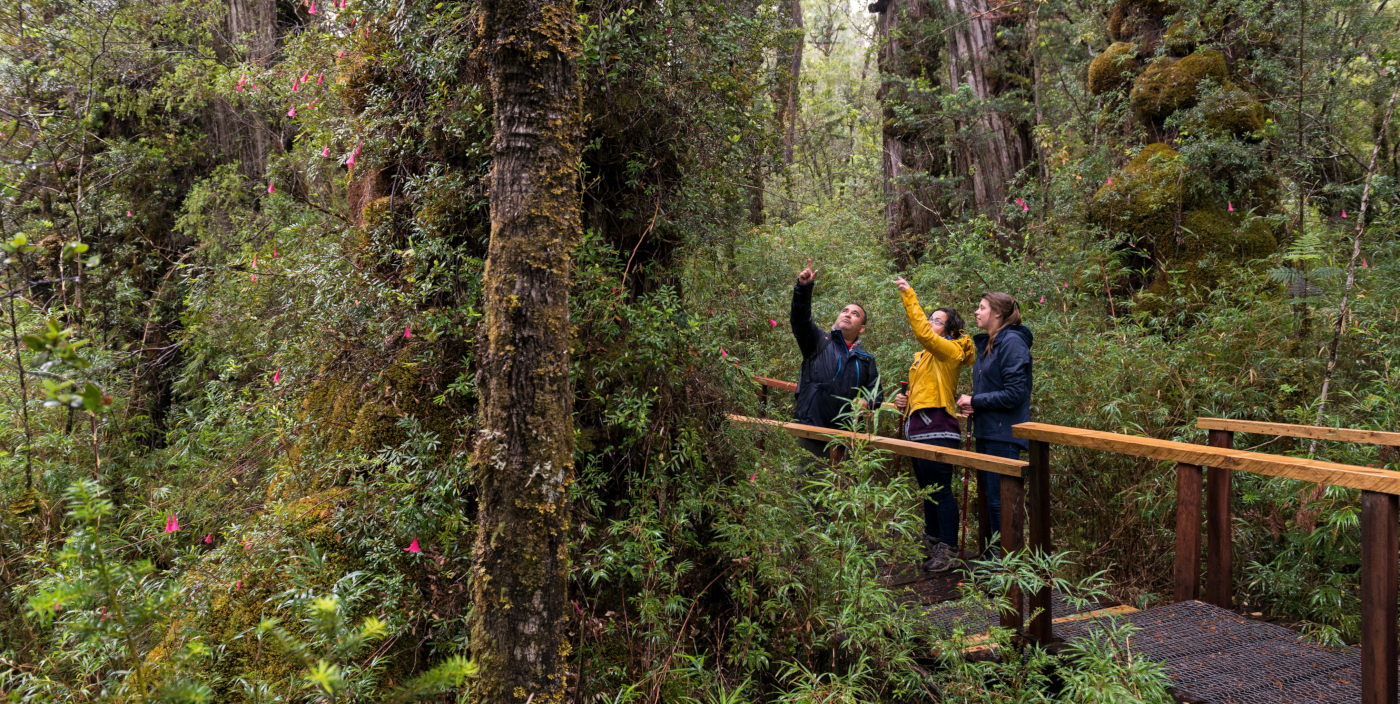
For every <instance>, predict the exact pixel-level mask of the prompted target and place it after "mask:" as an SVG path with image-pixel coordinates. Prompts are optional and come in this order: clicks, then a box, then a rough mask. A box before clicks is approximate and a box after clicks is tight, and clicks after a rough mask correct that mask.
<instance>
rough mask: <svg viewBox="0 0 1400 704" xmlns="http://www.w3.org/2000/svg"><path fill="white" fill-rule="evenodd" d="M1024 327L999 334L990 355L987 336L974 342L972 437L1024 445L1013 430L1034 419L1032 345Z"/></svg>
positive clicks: (1011, 328) (1009, 327)
mask: <svg viewBox="0 0 1400 704" xmlns="http://www.w3.org/2000/svg"><path fill="white" fill-rule="evenodd" d="M1034 339H1035V336H1034V335H1031V331H1030V329H1029V328H1027V327H1025V326H1024V325H1009V326H1007V327H1005V328H1002V329H1001V331H999V332H998V333H997V341H996V343H995V344H993V345H992V353H991V354H987V333H985V332H984V333H981V334H980V335H977V336H976V337H973V338H972V344H973V345H975V346H976V347H977V361H975V362H973V363H972V410H973V416H972V437H975V438H979V439H982V440H999V441H1002V442H1010V443H1015V444H1017V445H1020V446H1021V448H1022V449H1025V448H1026V447H1027V446H1028V445H1029V443H1027V442H1026V441H1025V440H1022V439H1020V438H1016V437H1012V435H1011V426H1013V425H1016V424H1017V423H1025V422H1028V421H1030V419H1031V343H1032V341H1033V340H1034Z"/></svg>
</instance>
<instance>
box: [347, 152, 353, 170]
mask: <svg viewBox="0 0 1400 704" xmlns="http://www.w3.org/2000/svg"><path fill="white" fill-rule="evenodd" d="M345 165H346V166H349V167H352V168H353V167H354V166H355V152H350V158H349V159H348V160H347V161H346V162H345Z"/></svg>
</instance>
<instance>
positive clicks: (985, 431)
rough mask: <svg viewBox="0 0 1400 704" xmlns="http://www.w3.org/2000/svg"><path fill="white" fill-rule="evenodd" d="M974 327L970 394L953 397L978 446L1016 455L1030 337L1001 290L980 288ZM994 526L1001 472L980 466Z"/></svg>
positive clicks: (1027, 404) (1027, 406)
mask: <svg viewBox="0 0 1400 704" xmlns="http://www.w3.org/2000/svg"><path fill="white" fill-rule="evenodd" d="M977 327H979V328H982V329H983V330H986V332H984V333H981V334H979V335H977V336H975V337H973V338H972V344H973V345H975V346H976V347H977V361H976V362H974V363H973V365H972V395H970V396H969V395H967V394H963V396H962V397H961V398H959V399H958V409H959V410H961V411H962V412H963V413H964V414H966V415H968V416H972V424H973V425H972V437H974V438H977V451H978V452H980V453H982V454H984V455H995V456H997V457H1007V458H1010V459H1020V458H1021V451H1022V450H1025V449H1026V447H1027V443H1026V441H1025V440H1022V439H1020V438H1016V437H1012V435H1011V426H1013V425H1016V424H1017V423H1025V422H1028V421H1029V420H1030V419H1031V343H1032V341H1033V339H1034V336H1032V335H1031V331H1030V329H1028V328H1026V327H1025V326H1024V325H1021V310H1020V308H1019V307H1018V306H1017V305H1016V299H1015V298H1012V297H1011V296H1010V295H1009V294H1005V293H1001V292H992V293H985V294H983V295H982V302H981V303H979V304H977ZM982 479H983V482H984V483H983V486H985V487H986V488H987V508H988V509H990V510H989V513H990V514H991V520H992V526H993V530H994V531H996V530H1000V527H1001V475H1000V474H996V473H993V472H982Z"/></svg>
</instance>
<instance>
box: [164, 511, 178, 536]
mask: <svg viewBox="0 0 1400 704" xmlns="http://www.w3.org/2000/svg"><path fill="white" fill-rule="evenodd" d="M177 530H180V517H179V516H177V515H175V514H173V513H172V514H170V517H169V518H167V519H165V532H167V533H174V532H175V531H177Z"/></svg>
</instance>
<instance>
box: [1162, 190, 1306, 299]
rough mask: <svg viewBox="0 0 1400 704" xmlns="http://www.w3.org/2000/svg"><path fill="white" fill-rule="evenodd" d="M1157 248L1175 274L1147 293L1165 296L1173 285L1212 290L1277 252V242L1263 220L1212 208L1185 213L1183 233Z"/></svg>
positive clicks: (1163, 240)
mask: <svg viewBox="0 0 1400 704" xmlns="http://www.w3.org/2000/svg"><path fill="white" fill-rule="evenodd" d="M1157 249H1158V251H1159V252H1160V254H1161V256H1162V257H1163V258H1164V259H1166V260H1167V261H1168V262H1170V266H1168V269H1169V270H1171V271H1173V272H1175V273H1174V274H1172V275H1171V276H1159V277H1158V278H1157V280H1156V281H1154V282H1153V283H1152V285H1151V286H1149V287H1148V288H1147V291H1148V292H1150V293H1154V294H1157V295H1160V296H1166V295H1168V293H1169V292H1170V290H1171V288H1172V287H1173V286H1174V285H1181V286H1183V287H1185V288H1186V289H1187V290H1188V291H1189V290H1190V289H1191V288H1192V287H1194V288H1195V290H1196V291H1198V292H1202V291H1208V290H1210V289H1213V288H1215V287H1216V286H1217V285H1218V284H1219V283H1220V280H1221V279H1222V278H1223V277H1224V276H1225V275H1226V274H1228V273H1229V271H1230V270H1231V269H1234V268H1237V267H1239V266H1240V265H1241V264H1242V263H1244V262H1247V261H1249V260H1251V259H1258V258H1260V257H1263V256H1265V255H1268V254H1269V253H1271V252H1273V251H1275V250H1277V249H1278V240H1277V238H1275V236H1274V233H1273V231H1272V229H1270V227H1269V225H1268V223H1267V222H1266V221H1265V220H1264V219H1263V218H1250V219H1249V220H1248V221H1246V220H1245V219H1244V218H1243V217H1242V216H1241V215H1240V213H1238V212H1235V213H1230V212H1227V211H1226V210H1224V209H1222V208H1220V207H1209V208H1198V209H1195V210H1188V211H1186V212H1184V213H1182V214H1181V229H1180V232H1179V233H1176V234H1173V235H1172V236H1170V237H1166V238H1163V239H1162V240H1161V241H1159V242H1158V243H1157Z"/></svg>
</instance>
